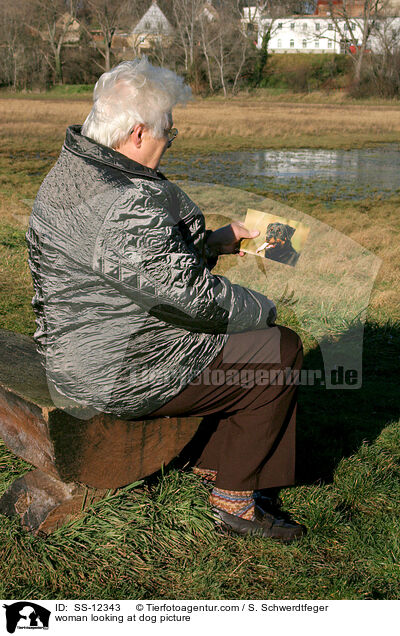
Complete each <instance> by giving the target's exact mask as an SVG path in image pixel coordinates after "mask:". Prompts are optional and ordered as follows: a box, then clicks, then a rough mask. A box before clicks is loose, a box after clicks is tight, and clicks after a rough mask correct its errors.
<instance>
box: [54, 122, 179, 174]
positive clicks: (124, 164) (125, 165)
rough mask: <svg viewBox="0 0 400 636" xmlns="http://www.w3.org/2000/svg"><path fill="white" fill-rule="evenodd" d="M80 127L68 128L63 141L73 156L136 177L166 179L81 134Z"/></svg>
mask: <svg viewBox="0 0 400 636" xmlns="http://www.w3.org/2000/svg"><path fill="white" fill-rule="evenodd" d="M81 130H82V126H68V128H67V133H66V136H65V141H64V148H65V149H66V150H68V151H69V152H72V153H73V154H74V155H78V156H79V157H84V158H86V159H90V160H92V161H96V162H99V163H102V164H105V165H107V166H110V167H111V168H115V169H116V170H122V171H123V172H128V173H130V174H133V175H135V176H138V177H142V178H148V179H156V180H157V181H160V180H164V179H166V177H165V176H164V175H163V174H162V173H161V172H159V171H158V170H153V169H152V168H148V167H147V166H142V164H141V163H137V162H136V161H133V160H132V159H129V157H126V156H125V155H123V154H121V153H120V152H117V151H116V150H113V149H112V148H109V147H108V146H103V144H99V143H97V142H96V141H93V139H90V138H89V137H85V136H84V135H82V133H81Z"/></svg>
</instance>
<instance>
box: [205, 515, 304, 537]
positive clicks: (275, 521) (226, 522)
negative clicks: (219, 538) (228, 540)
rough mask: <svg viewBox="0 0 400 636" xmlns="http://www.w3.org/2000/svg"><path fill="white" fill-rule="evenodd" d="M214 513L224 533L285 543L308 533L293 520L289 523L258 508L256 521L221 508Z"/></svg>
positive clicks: (218, 526)
mask: <svg viewBox="0 0 400 636" xmlns="http://www.w3.org/2000/svg"><path fill="white" fill-rule="evenodd" d="M212 511H213V514H214V517H215V520H216V523H217V528H218V529H220V530H222V531H224V532H233V533H235V534H241V535H249V536H256V537H266V538H268V539H277V540H278V541H283V542H284V543H290V542H291V541H296V540H297V539H300V537H301V536H303V534H305V532H306V529H305V527H304V526H302V525H300V524H299V523H296V522H295V521H293V520H291V521H290V522H289V521H285V520H284V519H283V518H280V519H279V518H277V517H274V516H273V515H272V514H270V513H268V512H262V511H261V510H260V508H258V507H257V506H256V508H255V519H254V520H253V521H248V520H247V519H242V518H241V517H237V516H235V515H231V514H229V513H228V512H225V511H224V510H220V509H219V508H213V509H212Z"/></svg>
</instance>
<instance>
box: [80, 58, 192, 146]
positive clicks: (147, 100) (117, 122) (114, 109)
mask: <svg viewBox="0 0 400 636" xmlns="http://www.w3.org/2000/svg"><path fill="white" fill-rule="evenodd" d="M191 97H192V91H191V89H190V87H189V86H187V85H185V84H184V80H183V78H182V77H179V76H178V75H176V73H174V72H173V71H170V70H169V69H166V68H160V67H157V66H153V65H152V64H150V62H149V61H148V59H147V57H146V56H143V57H142V58H139V59H135V60H131V61H129V62H121V64H118V66H115V67H114V68H112V69H111V70H110V71H107V72H106V73H103V75H101V77H100V78H99V79H98V81H97V83H96V86H95V87H94V91H93V101H94V104H93V107H92V110H91V111H90V113H89V115H88V116H87V117H86V120H85V122H84V124H83V126H82V135H85V136H86V137H90V138H91V139H93V140H94V141H97V142H98V143H100V144H103V145H104V146H109V147H111V148H117V147H118V146H119V145H120V144H122V143H124V141H126V140H127V139H128V137H129V135H130V133H131V131H132V129H133V128H134V127H135V126H136V125H137V124H145V125H146V126H147V127H148V128H149V129H150V131H151V133H152V135H153V136H154V137H156V138H161V137H162V136H163V134H164V131H165V130H166V129H167V128H169V127H170V126H171V121H170V113H171V111H172V108H173V107H174V106H175V105H176V104H178V103H186V102H187V101H188V100H189V99H190V98H191Z"/></svg>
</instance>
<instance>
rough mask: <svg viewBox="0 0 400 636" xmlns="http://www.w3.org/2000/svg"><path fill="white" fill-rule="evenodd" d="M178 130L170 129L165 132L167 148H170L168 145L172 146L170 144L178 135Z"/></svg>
mask: <svg viewBox="0 0 400 636" xmlns="http://www.w3.org/2000/svg"><path fill="white" fill-rule="evenodd" d="M178 132H179V131H178V129H177V128H170V130H166V131H165V134H166V136H167V138H168V148H169V147H170V145H171V144H172V142H173V141H174V139H175V137H176V136H177V134H178Z"/></svg>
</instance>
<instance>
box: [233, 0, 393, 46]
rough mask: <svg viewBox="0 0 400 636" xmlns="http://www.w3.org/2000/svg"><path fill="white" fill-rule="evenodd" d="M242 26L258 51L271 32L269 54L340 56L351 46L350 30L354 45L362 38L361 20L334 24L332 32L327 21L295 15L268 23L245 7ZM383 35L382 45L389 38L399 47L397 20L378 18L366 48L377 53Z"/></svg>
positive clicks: (330, 21)
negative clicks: (250, 33) (374, 30)
mask: <svg viewBox="0 0 400 636" xmlns="http://www.w3.org/2000/svg"><path fill="white" fill-rule="evenodd" d="M242 22H243V24H244V25H251V28H249V26H247V30H248V31H253V32H254V34H255V35H256V37H257V47H258V48H261V45H262V40H263V36H264V34H265V33H266V32H267V31H268V29H269V28H270V29H271V34H270V40H269V44H268V49H269V51H271V52H272V53H344V52H345V51H346V50H347V49H348V47H350V46H352V45H353V37H352V36H351V35H350V29H351V31H352V33H353V36H354V38H355V39H356V40H357V44H358V45H360V44H361V41H362V36H363V21H362V18H352V19H351V20H350V22H349V24H346V21H345V20H338V22H337V24H338V28H336V25H335V22H334V20H332V18H330V17H320V16H315V15H303V16H299V15H295V16H291V17H287V18H274V19H272V18H266V17H263V16H262V15H261V14H260V12H259V10H258V9H257V8H256V7H245V8H244V9H243V19H242ZM346 34H348V35H347V37H346ZM384 34H385V38H386V42H388V38H390V37H391V38H392V42H393V43H394V42H395V41H396V42H397V43H400V17H387V18H382V19H381V20H380V21H379V23H378V28H377V31H376V33H374V34H372V35H371V36H370V38H369V41H368V44H367V46H368V48H370V49H371V50H373V51H376V52H379V50H380V49H381V48H382V40H383V36H384ZM343 36H344V37H343Z"/></svg>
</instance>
